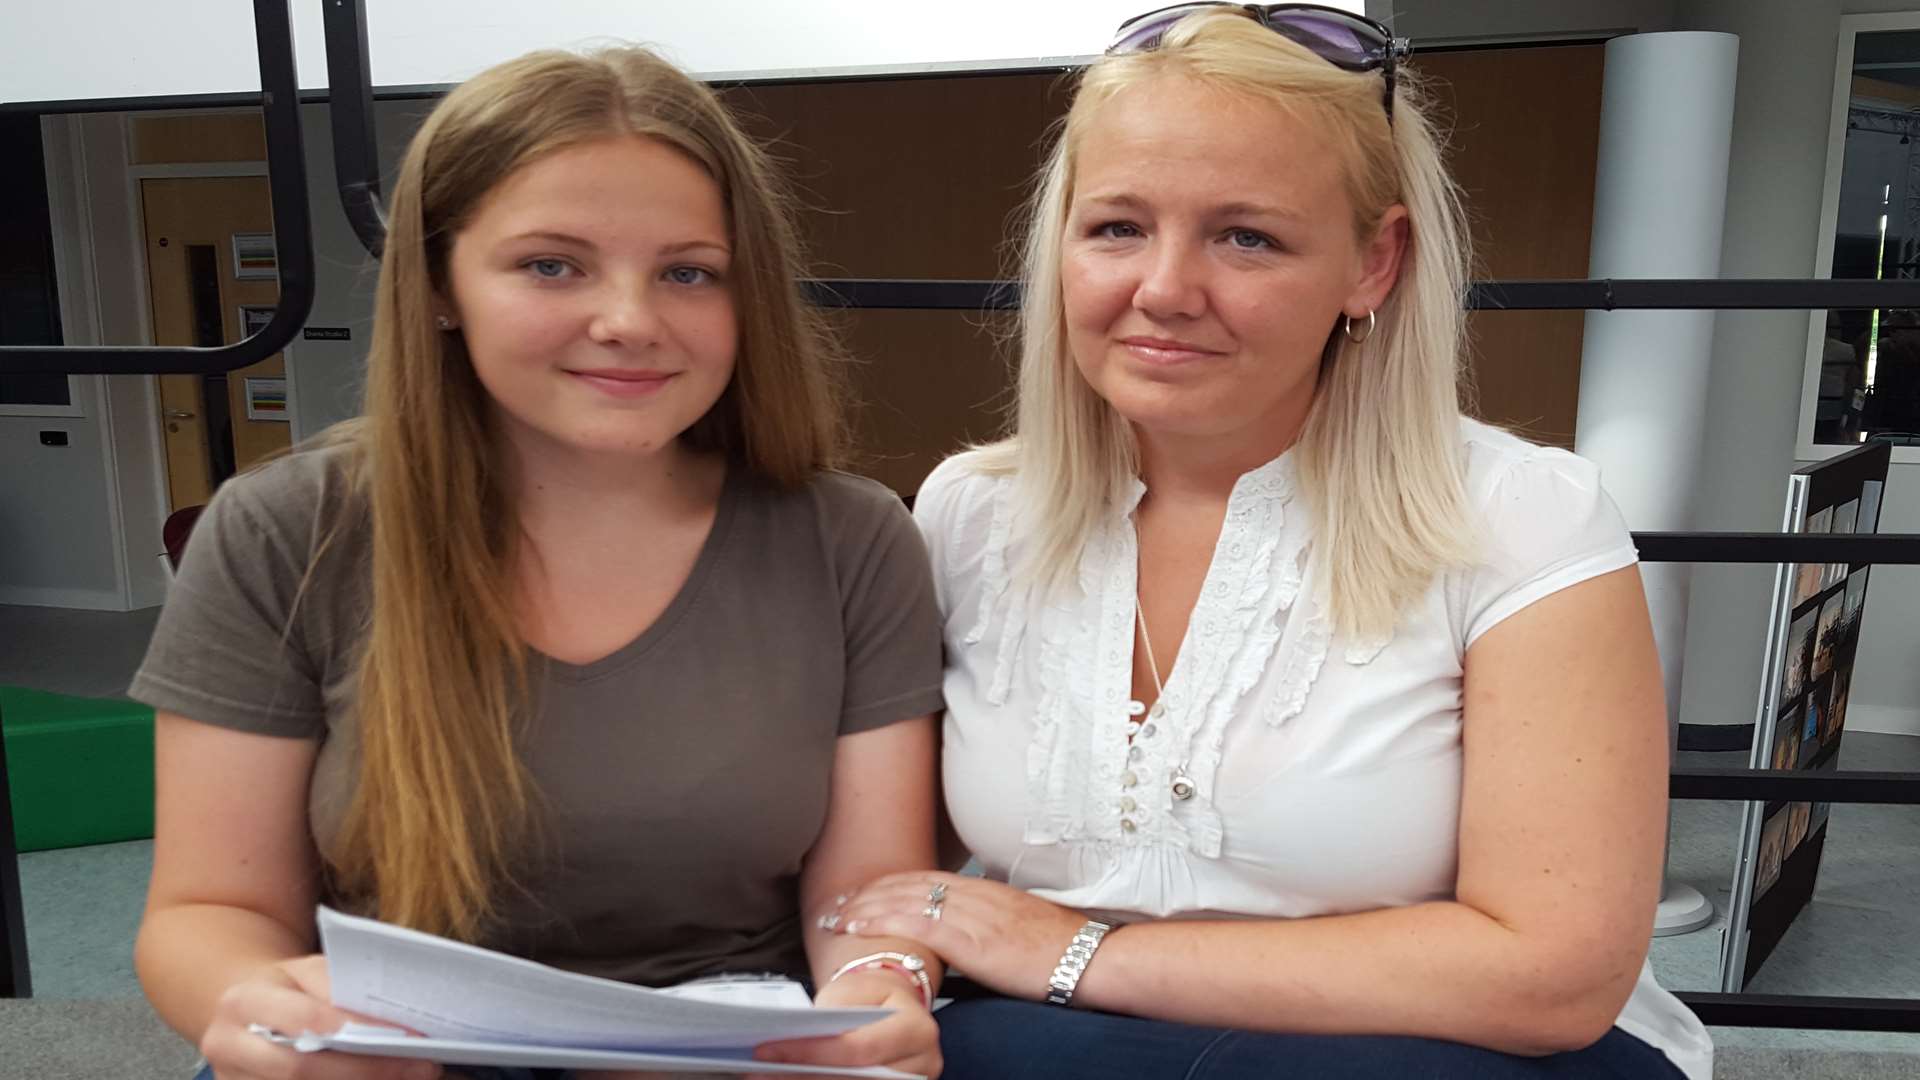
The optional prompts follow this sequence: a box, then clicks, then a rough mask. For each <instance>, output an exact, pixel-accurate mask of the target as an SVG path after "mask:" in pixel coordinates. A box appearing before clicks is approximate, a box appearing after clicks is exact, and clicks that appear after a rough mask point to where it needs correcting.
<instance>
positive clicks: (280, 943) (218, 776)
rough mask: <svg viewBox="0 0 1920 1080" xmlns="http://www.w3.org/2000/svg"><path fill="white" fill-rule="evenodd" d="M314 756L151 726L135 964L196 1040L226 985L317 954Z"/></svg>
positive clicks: (289, 745) (272, 744) (304, 748)
mask: <svg viewBox="0 0 1920 1080" xmlns="http://www.w3.org/2000/svg"><path fill="white" fill-rule="evenodd" d="M317 750H318V747H317V745H316V744H315V743H313V742H310V741H308V740H305V739H288V738H278V737H275V736H269V735H252V734H247V733H244V732H239V731H231V730H228V729H226V728H219V727H214V726H213V725H210V724H203V723H198V722H196V721H193V720H189V719H187V718H185V717H182V716H178V715H175V714H173V713H168V712H162V713H160V714H159V715H158V716H157V717H156V719H155V722H154V795H155V802H154V845H153V877H152V880H151V881H150V883H149V884H148V887H147V907H146V913H145V916H144V917H143V918H142V920H141V923H140V935H139V938H138V940H137V942H136V944H135V946H134V966H135V968H136V970H137V971H138V972H139V975H140V981H141V984H142V985H143V986H144V987H145V989H146V991H147V996H148V997H149V998H150V999H152V1001H153V1006H154V1009H155V1010H156V1011H157V1012H159V1014H160V1017H161V1018H162V1019H163V1020H165V1021H167V1023H168V1024H170V1025H171V1026H172V1027H173V1029H174V1030H176V1031H178V1032H180V1033H181V1034H182V1035H185V1036H186V1037H187V1038H189V1039H191V1040H193V1041H194V1042H199V1041H200V1037H201V1035H202V1034H203V1033H204V1032H205V1031H206V1030H207V1026H208V1024H209V1023H210V1021H211V1020H212V1018H213V1013H214V1006H215V1003H216V1002H217V1001H218V1000H219V999H220V995H221V994H222V993H223V992H225V990H226V989H227V988H228V987H229V986H232V985H233V984H235V983H237V982H239V981H241V980H242V979H244V978H245V977H246V976H248V975H250V974H253V973H255V972H257V971H258V970H259V969H261V968H263V967H265V966H267V965H271V964H274V963H276V962H278V961H282V960H288V959H292V958H294V957H298V956H303V955H305V954H308V953H311V952H313V951H314V941H313V930H312V927H313V910H314V902H315V895H316V892H315V890H316V880H317V875H318V863H317V861H316V857H315V855H314V851H313V842H312V840H311V839H310V838H309V835H308V828H307V783H308V778H309V776H310V774H311V773H312V771H313V762H314V758H315V756H316V753H317Z"/></svg>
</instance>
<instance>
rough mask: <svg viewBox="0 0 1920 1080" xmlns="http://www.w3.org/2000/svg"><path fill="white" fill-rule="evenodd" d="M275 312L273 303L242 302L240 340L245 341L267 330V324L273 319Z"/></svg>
mask: <svg viewBox="0 0 1920 1080" xmlns="http://www.w3.org/2000/svg"><path fill="white" fill-rule="evenodd" d="M273 312H274V306H273V305H272V304H241V305H240V340H241V341H245V340H247V339H248V338H250V337H252V336H253V335H255V334H257V333H259V332H260V331H262V330H265V329H266V328H267V324H268V323H270V322H272V321H273Z"/></svg>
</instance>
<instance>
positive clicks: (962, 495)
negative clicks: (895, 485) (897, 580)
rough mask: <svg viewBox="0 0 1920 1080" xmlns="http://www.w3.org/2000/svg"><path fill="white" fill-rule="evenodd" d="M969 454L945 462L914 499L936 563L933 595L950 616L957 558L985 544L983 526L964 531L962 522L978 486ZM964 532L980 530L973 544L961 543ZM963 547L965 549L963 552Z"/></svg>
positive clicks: (915, 512) (916, 519) (916, 518)
mask: <svg viewBox="0 0 1920 1080" xmlns="http://www.w3.org/2000/svg"><path fill="white" fill-rule="evenodd" d="M968 457H969V455H966V454H959V455H955V456H954V457H950V458H948V459H946V460H945V461H942V462H941V463H940V464H939V465H938V466H937V467H935V468H934V470H933V471H932V472H931V473H928V474H927V478H926V480H925V481H923V482H922V483H921V484H920V492H919V494H918V495H916V496H914V500H913V520H914V523H915V524H916V525H918V526H919V527H920V536H921V539H923V540H924V541H925V542H926V545H927V556H928V558H929V560H930V561H931V563H932V566H933V581H934V596H935V599H936V600H937V601H938V602H939V605H940V610H941V612H943V613H945V614H948V615H951V614H952V612H953V605H954V601H955V599H956V598H955V595H954V593H955V589H956V585H957V584H958V583H957V582H956V580H955V575H954V573H953V566H954V563H955V561H956V560H961V561H967V560H965V559H964V558H963V555H964V554H965V553H966V552H973V553H976V554H975V556H974V558H973V560H972V561H975V562H977V561H978V556H977V552H978V551H979V550H980V549H981V548H984V547H985V546H986V544H985V541H986V536H985V535H984V529H978V528H976V529H973V530H963V528H962V526H963V523H964V522H966V521H967V520H968V519H969V518H970V517H971V516H973V515H969V514H968V513H967V505H968V503H969V501H970V500H969V499H968V495H969V494H970V493H971V492H970V489H971V488H972V487H974V486H976V485H977V481H978V480H979V479H980V478H979V476H978V474H977V473H976V472H975V471H974V470H973V469H972V468H970V467H969V465H968ZM962 531H972V532H979V533H981V534H982V535H980V536H978V537H973V538H972V539H973V541H974V542H972V543H965V542H962V538H961V537H960V536H959V535H957V534H959V533H961V532H962ZM963 549H964V551H963Z"/></svg>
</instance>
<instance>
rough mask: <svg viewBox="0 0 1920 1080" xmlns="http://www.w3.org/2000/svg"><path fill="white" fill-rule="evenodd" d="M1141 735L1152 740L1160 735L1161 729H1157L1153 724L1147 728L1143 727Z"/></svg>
mask: <svg viewBox="0 0 1920 1080" xmlns="http://www.w3.org/2000/svg"><path fill="white" fill-rule="evenodd" d="M1140 734H1142V735H1145V736H1146V737H1147V738H1149V739H1151V738H1153V737H1154V736H1155V735H1158V734H1160V729H1159V728H1157V727H1155V726H1154V725H1152V724H1148V725H1147V726H1146V727H1143V728H1141V729H1140Z"/></svg>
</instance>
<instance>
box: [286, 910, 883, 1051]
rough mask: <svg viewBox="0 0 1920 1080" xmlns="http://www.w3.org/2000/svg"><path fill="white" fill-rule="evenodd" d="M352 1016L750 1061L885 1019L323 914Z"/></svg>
mask: <svg viewBox="0 0 1920 1080" xmlns="http://www.w3.org/2000/svg"><path fill="white" fill-rule="evenodd" d="M319 923H320V942H321V948H322V949H323V950H324V951H325V953H326V956H327V971H328V975H329V977H330V978H331V980H332V984H333V1003H334V1004H335V1005H337V1006H339V1007H340V1008H342V1009H347V1010H350V1011H352V1012H356V1013H360V1014H361V1015H364V1016H371V1017H376V1018H378V1019H381V1020H384V1021H386V1022H388V1023H391V1024H397V1025H401V1026H404V1027H407V1028H411V1029H412V1030H414V1031H417V1032H419V1033H421V1034H422V1035H426V1036H429V1037H431V1038H436V1039H451V1040H456V1041H461V1042H479V1043H511V1044H519V1045H529V1046H532V1045H546V1046H559V1047H569V1048H573V1049H604V1050H622V1051H648V1052H654V1051H666V1052H669V1053H684V1052H687V1051H705V1050H728V1051H734V1052H735V1055H736V1057H738V1056H744V1055H743V1054H742V1051H745V1050H748V1049H749V1048H751V1047H754V1046H757V1045H759V1044H760V1043H763V1042H771V1041H774V1040H776V1039H799V1038H812V1037H815V1036H822V1035H838V1034H840V1033H841V1032H844V1031H850V1030H852V1029H853V1028H856V1027H859V1026H861V1025H863V1024H867V1023H871V1022H873V1021H875V1020H878V1019H880V1018H881V1017H884V1016H886V1015H887V1010H885V1009H816V1008H814V1007H813V1006H812V1005H811V1004H810V1003H808V1002H807V1001H806V995H805V994H804V993H802V994H800V995H798V997H797V998H796V997H795V996H793V995H791V994H782V993H781V992H780V991H778V990H761V991H756V990H752V989H750V988H746V987H745V985H744V984H731V985H736V986H741V987H742V989H739V990H720V989H717V988H718V987H722V986H728V985H730V984H729V983H728V982H725V981H715V982H708V983H705V984H691V985H695V986H702V985H704V986H705V987H706V988H707V989H697V990H694V991H693V992H691V993H689V992H687V991H686V990H685V989H682V990H681V991H679V992H675V991H672V990H651V989H648V988H646V987H641V986H631V985H629V984H627V983H621V982H615V981H613V980H611V979H599V978H594V977H593V976H590V975H578V974H575V973H573V972H567V971H560V970H558V969H556V968H551V967H547V966H546V965H544V964H536V963H534V962H533V961H531V960H524V959H521V958H519V957H514V956H507V955H504V954H502V953H497V952H491V951H489V950H486V949H481V948H477V947H475V946H472V945H464V944H461V943H459V942H455V941H449V940H447V939H445V938H439V937H434V936H433V935H431V934H422V933H418V932H416V931H413V930H404V929H401V928H399V927H396V926H391V925H388V924H386V923H381V922H376V921H374V920H372V919H362V918H357V917H354V916H351V915H342V914H340V913H339V912H336V911H332V910H329V909H327V908H321V909H320V916H319Z"/></svg>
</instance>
